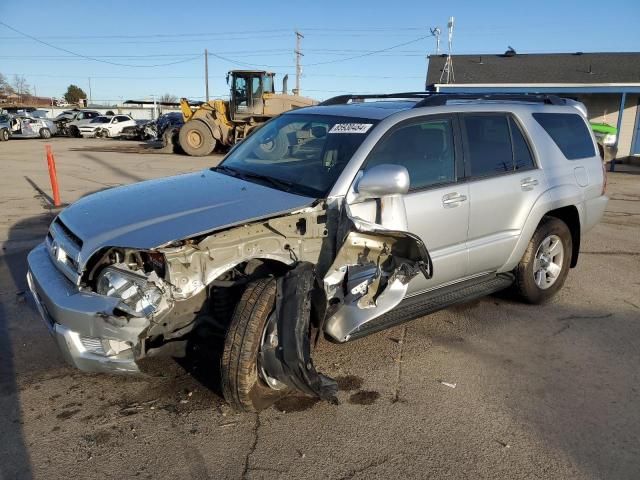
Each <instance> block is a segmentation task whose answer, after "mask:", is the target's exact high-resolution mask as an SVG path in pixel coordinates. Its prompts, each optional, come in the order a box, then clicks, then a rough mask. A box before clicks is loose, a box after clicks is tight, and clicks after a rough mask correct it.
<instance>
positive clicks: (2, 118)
mask: <svg viewBox="0 0 640 480" xmlns="http://www.w3.org/2000/svg"><path fill="white" fill-rule="evenodd" d="M9 128H10V127H9V115H7V114H0V142H6V141H7V140H9Z"/></svg>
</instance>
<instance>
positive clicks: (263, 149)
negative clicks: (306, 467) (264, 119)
mask: <svg viewBox="0 0 640 480" xmlns="http://www.w3.org/2000/svg"><path fill="white" fill-rule="evenodd" d="M288 149H289V141H288V140H287V135H286V134H285V133H283V132H278V135H276V136H275V138H274V139H273V140H272V141H271V142H269V143H267V144H260V145H259V146H258V148H256V149H255V151H254V153H255V155H256V157H258V158H260V159H262V160H278V159H280V158H282V157H284V156H285V155H286V154H287V150H288Z"/></svg>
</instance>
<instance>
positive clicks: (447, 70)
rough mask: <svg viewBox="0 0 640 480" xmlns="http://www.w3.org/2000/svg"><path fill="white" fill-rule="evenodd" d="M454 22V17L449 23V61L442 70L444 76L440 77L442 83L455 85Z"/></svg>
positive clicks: (450, 18)
mask: <svg viewBox="0 0 640 480" xmlns="http://www.w3.org/2000/svg"><path fill="white" fill-rule="evenodd" d="M454 21H455V19H454V18H453V17H449V22H448V23H447V28H448V30H449V52H448V53H447V61H446V62H445V63H444V68H443V69H442V74H441V75H440V83H454V82H455V81H456V78H455V75H454V74H453V60H452V59H451V49H452V44H453V22H454ZM443 80H444V82H443Z"/></svg>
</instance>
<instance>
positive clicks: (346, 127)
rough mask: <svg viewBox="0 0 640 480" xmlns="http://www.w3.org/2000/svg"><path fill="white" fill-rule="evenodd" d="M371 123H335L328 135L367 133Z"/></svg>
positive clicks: (371, 125)
mask: <svg viewBox="0 0 640 480" xmlns="http://www.w3.org/2000/svg"><path fill="white" fill-rule="evenodd" d="M371 127H373V123H336V124H335V125H334V126H333V127H331V130H329V133H367V132H368V131H369V129H370V128H371Z"/></svg>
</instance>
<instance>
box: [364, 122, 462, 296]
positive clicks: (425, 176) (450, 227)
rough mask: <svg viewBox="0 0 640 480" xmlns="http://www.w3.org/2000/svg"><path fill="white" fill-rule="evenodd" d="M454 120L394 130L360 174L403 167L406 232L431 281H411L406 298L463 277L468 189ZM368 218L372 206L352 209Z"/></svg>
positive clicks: (419, 278)
mask: <svg viewBox="0 0 640 480" xmlns="http://www.w3.org/2000/svg"><path fill="white" fill-rule="evenodd" d="M458 132H459V129H458V127H457V119H456V117H455V116H453V115H437V116H435V115H431V116H426V117H419V118H414V119H411V120H408V121H405V122H403V123H400V124H399V125H397V126H396V127H394V128H393V129H392V130H391V131H390V132H389V133H387V134H386V135H385V136H384V137H383V138H382V139H381V140H380V142H379V143H378V144H377V145H376V146H375V147H374V149H373V150H372V152H371V154H370V155H369V157H368V159H367V160H366V162H365V166H364V169H365V170H366V169H368V168H371V167H374V166H376V165H381V164H388V163H390V164H395V165H402V166H404V167H405V168H406V169H407V171H408V172H409V177H410V180H411V186H410V189H409V193H407V194H406V195H405V196H404V204H405V209H406V212H407V226H408V228H407V229H408V231H409V232H411V233H412V234H415V235H417V236H418V237H419V238H420V239H421V240H422V242H423V243H424V244H425V246H426V248H427V249H428V250H429V253H430V255H431V258H432V260H433V277H432V278H431V279H427V278H425V277H424V276H422V275H418V276H416V277H415V278H414V279H413V280H412V281H411V283H410V285H409V289H408V292H407V294H408V295H411V294H414V293H418V292H421V291H424V290H428V289H432V288H435V287H438V286H441V285H443V284H446V283H450V282H452V281H456V280H459V279H461V278H464V277H465V276H466V274H467V263H468V258H467V246H466V240H467V227H468V222H469V186H468V185H467V184H466V183H464V182H462V181H460V182H459V181H458V180H459V179H460V180H462V179H463V177H464V172H463V167H462V147H461V141H460V138H459V137H460V135H459V134H458ZM352 211H353V212H354V213H355V214H357V215H360V216H363V218H367V217H369V218H371V217H372V215H373V212H375V202H371V201H369V202H365V203H364V204H359V205H353V206H352Z"/></svg>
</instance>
